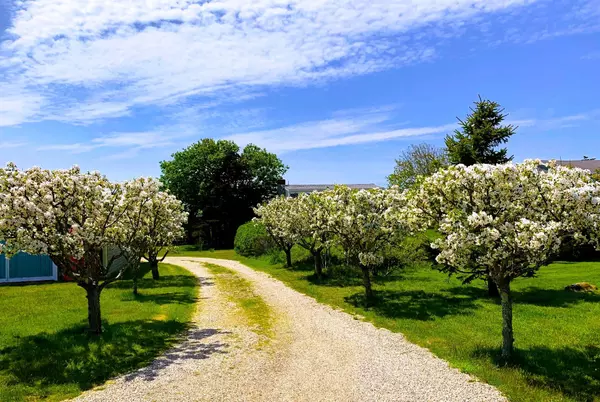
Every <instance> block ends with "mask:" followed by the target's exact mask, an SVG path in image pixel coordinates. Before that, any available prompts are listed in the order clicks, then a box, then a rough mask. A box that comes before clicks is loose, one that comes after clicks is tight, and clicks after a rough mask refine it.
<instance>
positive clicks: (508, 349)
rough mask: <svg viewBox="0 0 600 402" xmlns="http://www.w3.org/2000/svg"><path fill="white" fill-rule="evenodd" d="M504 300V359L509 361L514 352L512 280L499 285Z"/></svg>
mask: <svg viewBox="0 0 600 402" xmlns="http://www.w3.org/2000/svg"><path fill="white" fill-rule="evenodd" d="M498 288H499V289H500V298H501V300H502V359H503V360H504V361H505V362H506V361H508V360H509V359H510V358H511V356H512V353H513V344H514V342H515V338H514V336H513V321H512V296H511V294H510V282H506V283H502V284H501V285H500V286H499V287H498Z"/></svg>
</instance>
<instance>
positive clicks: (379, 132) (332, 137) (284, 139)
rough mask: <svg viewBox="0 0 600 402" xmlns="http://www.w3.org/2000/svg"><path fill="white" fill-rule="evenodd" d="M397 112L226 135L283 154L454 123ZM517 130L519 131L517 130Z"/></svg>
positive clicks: (527, 125) (528, 122)
mask: <svg viewBox="0 0 600 402" xmlns="http://www.w3.org/2000/svg"><path fill="white" fill-rule="evenodd" d="M398 117H399V111H398V109H397V108H396V107H394V106H383V107H379V108H372V109H351V110H342V111H338V112H335V113H333V114H332V118H330V119H324V120H317V121H309V122H302V123H298V124H293V125H287V126H283V127H279V128H276V129H270V130H260V131H250V132H242V133H237V134H234V135H230V136H228V137H226V139H229V140H232V141H235V142H236V143H238V144H241V145H245V144H249V143H252V144H257V145H259V146H261V147H265V148H267V149H269V150H271V151H274V152H279V153H285V152H290V151H298V150H304V149H314V148H327V147H335V146H340V145H357V144H366V143H373V142H381V141H388V140H394V139H401V138H405V139H413V138H417V137H418V138H420V139H424V138H429V137H431V136H439V135H441V134H447V133H451V132H452V131H453V130H454V129H455V128H457V127H458V124H457V123H450V122H448V123H447V124H440V125H435V126H412V127H405V126H406V125H407V124H406V123H403V124H400V125H401V126H402V127H398V126H399V124H398V123H394V122H395V121H396V120H397V118H398ZM599 118H600V110H595V111H590V112H585V113H579V114H574V115H568V116H557V117H551V118H525V119H512V120H508V121H507V123H508V124H513V125H516V126H519V127H520V128H521V129H525V130H527V129H532V130H533V129H535V130H536V131H550V130H557V129H562V128H566V127H574V126H578V125H580V124H582V123H584V122H586V121H593V120H597V119H599ZM519 131H520V130H519Z"/></svg>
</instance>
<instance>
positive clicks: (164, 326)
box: [0, 320, 225, 399]
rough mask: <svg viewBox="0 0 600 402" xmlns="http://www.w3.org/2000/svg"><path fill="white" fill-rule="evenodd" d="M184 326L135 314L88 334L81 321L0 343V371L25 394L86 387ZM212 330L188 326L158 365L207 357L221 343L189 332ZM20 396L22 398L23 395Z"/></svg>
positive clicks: (128, 366)
mask: <svg viewBox="0 0 600 402" xmlns="http://www.w3.org/2000/svg"><path fill="white" fill-rule="evenodd" d="M187 327H188V326H187V324H184V323H181V322H178V321H174V320H170V321H142V320H139V321H129V322H125V323H114V324H110V325H105V331H104V333H102V335H100V336H93V335H89V334H87V333H86V332H85V326H84V325H83V324H82V325H81V326H74V327H71V328H69V329H66V330H63V331H60V332H57V333H51V334H48V333H42V334H39V335H34V336H28V337H24V338H21V339H20V340H19V342H18V344H17V345H15V346H9V347H4V348H1V349H0V377H4V378H5V379H7V382H6V383H7V384H8V386H9V387H10V386H11V385H13V386H16V387H21V388H25V391H24V392H25V393H26V394H29V395H44V393H45V390H47V389H48V388H50V387H52V386H55V385H62V386H70V387H73V386H74V387H76V388H78V389H80V390H86V389H90V388H92V387H94V386H96V385H99V384H102V383H104V382H105V381H106V380H108V379H109V378H111V377H114V376H116V375H119V374H123V373H126V372H128V371H131V370H134V369H137V368H140V367H143V366H145V365H147V364H149V363H150V362H151V361H152V360H153V359H154V358H155V356H157V355H158V354H160V353H161V352H163V351H165V350H167V349H168V348H169V347H170V346H172V345H173V344H174V343H175V342H176V341H177V340H178V339H180V338H179V337H178V336H177V335H178V334H180V333H181V332H183V331H184V330H185V329H186V328H187ZM215 333H216V330H203V331H201V330H191V331H190V337H191V340H189V339H188V340H186V341H184V343H183V344H182V345H181V346H177V347H175V348H174V349H172V350H173V351H174V352H173V353H171V352H168V353H167V355H166V361H165V362H163V363H162V366H161V367H166V366H167V365H168V364H171V363H172V362H176V361H177V360H178V359H180V358H208V357H209V356H210V355H211V354H213V353H217V352H219V351H220V350H221V349H222V348H223V347H224V346H225V345H224V344H221V343H217V342H213V343H203V344H201V345H200V344H198V345H195V344H194V343H193V340H194V337H196V338H198V339H202V338H203V337H204V338H206V337H208V336H211V335H212V334H215ZM176 356H178V357H176ZM196 356H197V357H196ZM23 397H24V399H26V395H24V396H23Z"/></svg>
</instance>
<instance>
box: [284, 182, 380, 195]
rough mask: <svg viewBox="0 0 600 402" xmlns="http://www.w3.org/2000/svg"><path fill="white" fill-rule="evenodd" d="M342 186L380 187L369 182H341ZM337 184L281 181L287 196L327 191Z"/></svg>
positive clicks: (357, 188)
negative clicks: (286, 182) (287, 182)
mask: <svg viewBox="0 0 600 402" xmlns="http://www.w3.org/2000/svg"><path fill="white" fill-rule="evenodd" d="M339 185H341V186H348V187H350V188H353V189H356V190H363V189H371V188H379V186H378V185H376V184H373V183H369V184H339ZM335 186H336V184H285V183H280V190H279V192H280V194H284V195H285V196H287V197H292V198H295V197H298V195H300V194H302V193H312V192H313V191H325V190H329V189H331V188H333V187H335Z"/></svg>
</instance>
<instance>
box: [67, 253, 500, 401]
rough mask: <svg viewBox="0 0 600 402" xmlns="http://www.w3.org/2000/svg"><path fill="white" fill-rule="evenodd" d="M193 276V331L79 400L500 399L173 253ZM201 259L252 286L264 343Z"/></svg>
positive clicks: (394, 340)
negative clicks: (269, 312)
mask: <svg viewBox="0 0 600 402" xmlns="http://www.w3.org/2000/svg"><path fill="white" fill-rule="evenodd" d="M166 262H168V263H170V264H175V265H180V266H182V267H185V268H187V269H189V270H190V271H191V272H193V273H195V274H196V275H197V276H198V277H199V279H200V282H201V286H202V288H201V295H200V301H199V307H198V312H197V313H196V315H195V318H194V327H193V328H192V329H191V330H190V332H189V333H188V334H187V337H186V339H185V340H184V341H183V342H182V343H181V344H180V345H178V346H176V347H174V348H173V349H171V350H169V351H168V352H167V353H165V354H164V355H163V356H161V357H159V358H157V359H156V360H155V361H154V362H153V363H152V364H151V365H150V366H149V367H146V368H143V369H140V370H138V371H135V372H133V373H130V374H127V375H124V376H121V377H118V378H116V379H115V380H113V381H110V382H109V383H107V384H105V385H104V386H102V387H98V388H97V389H95V390H90V391H87V392H85V393H84V394H83V395H81V396H80V397H79V398H77V400H81V401H128V402H131V401H269V402H275V401H295V402H296V401H311V402H313V401H505V400H506V399H505V398H504V397H503V396H502V394H501V393H500V392H499V391H498V390H497V389H495V388H494V387H492V386H490V385H487V384H485V383H482V382H479V381H477V380H476V379H475V378H473V377H471V376H469V375H467V374H464V373H461V372H460V371H458V370H456V369H453V368H451V367H449V365H448V363H447V362H445V361H444V360H441V359H439V358H437V357H435V356H434V355H433V354H432V353H431V352H429V351H428V350H427V349H425V348H422V347H420V346H417V345H414V344H412V343H410V342H408V341H407V340H406V339H405V338H404V336H402V334H398V333H392V332H390V331H388V330H385V329H378V328H375V327H374V326H373V325H372V324H370V323H367V322H363V321H360V320H359V319H357V318H359V317H357V316H351V315H349V314H347V313H344V312H341V311H338V310H335V309H333V308H331V307H329V306H325V305H322V304H319V303H317V302H316V301H315V300H314V299H312V298H310V297H308V296H305V295H303V294H301V293H298V292H296V291H295V290H292V289H290V288H289V287H287V286H286V285H284V284H283V283H282V282H280V281H278V280H276V279H274V278H272V277H271V276H269V275H267V274H265V273H262V272H257V271H254V270H252V269H251V268H248V267H246V266H245V265H243V264H241V263H239V262H237V261H229V260H218V259H210V258H193V257H171V258H167V261H166ZM202 262H207V263H213V264H218V265H221V266H225V267H227V268H230V269H232V270H235V271H236V272H237V273H238V274H239V275H240V276H242V277H244V278H246V279H248V280H250V281H251V282H252V283H253V284H254V287H255V291H256V293H257V294H258V295H260V296H261V297H263V299H264V300H265V302H266V303H267V304H268V305H269V306H271V308H272V309H273V311H274V313H275V316H276V318H275V320H274V323H273V325H274V331H273V332H274V335H273V337H272V339H271V340H270V342H268V344H267V346H263V347H257V342H258V340H259V339H258V337H257V336H256V334H254V333H253V332H252V331H251V329H249V328H246V327H245V326H244V324H243V320H241V319H240V317H237V316H236V313H235V309H232V307H231V306H230V304H229V303H228V302H227V300H226V297H225V295H223V294H221V293H220V291H219V289H218V287H217V286H214V283H213V280H212V275H211V274H210V273H209V271H208V270H207V269H206V268H204V267H203V266H202Z"/></svg>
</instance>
